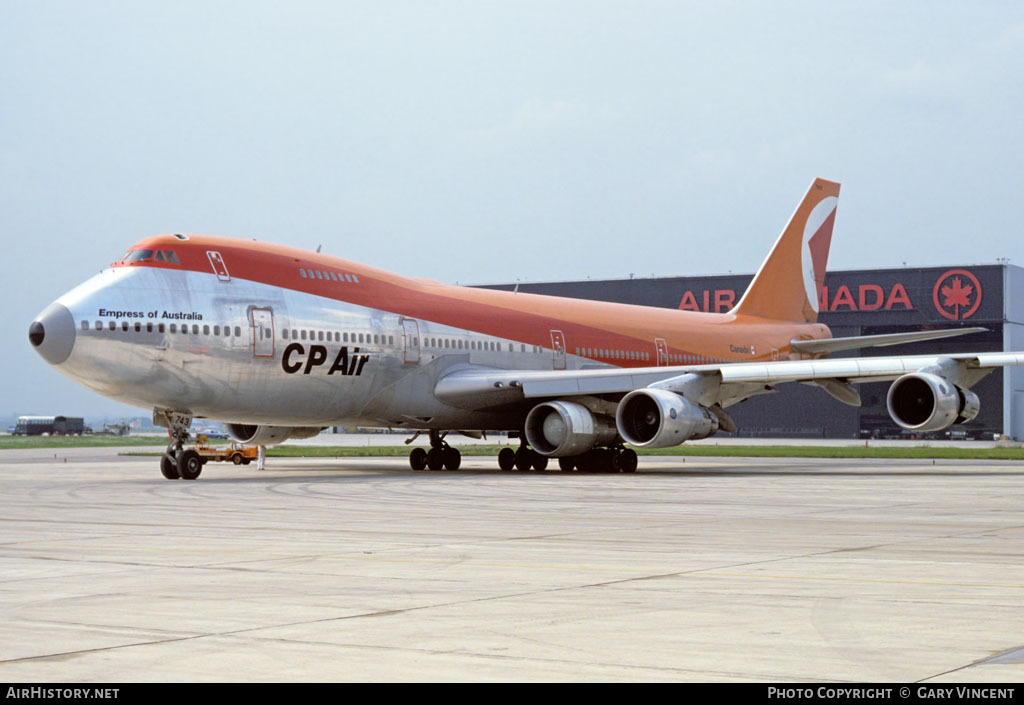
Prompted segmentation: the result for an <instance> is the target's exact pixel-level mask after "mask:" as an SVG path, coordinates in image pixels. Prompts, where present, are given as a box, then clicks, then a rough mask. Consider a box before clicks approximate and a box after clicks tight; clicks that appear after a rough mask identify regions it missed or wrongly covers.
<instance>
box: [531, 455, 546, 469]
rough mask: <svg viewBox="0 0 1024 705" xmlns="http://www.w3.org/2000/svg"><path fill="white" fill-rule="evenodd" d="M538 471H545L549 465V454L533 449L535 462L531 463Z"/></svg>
mask: <svg viewBox="0 0 1024 705" xmlns="http://www.w3.org/2000/svg"><path fill="white" fill-rule="evenodd" d="M530 465H532V466H533V469H534V470H536V471H537V472H543V471H544V470H547V467H548V456H546V455H541V454H540V453H538V452H537V451H533V462H531V463H530Z"/></svg>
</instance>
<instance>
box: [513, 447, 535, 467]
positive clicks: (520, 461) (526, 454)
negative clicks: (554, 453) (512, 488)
mask: <svg viewBox="0 0 1024 705" xmlns="http://www.w3.org/2000/svg"><path fill="white" fill-rule="evenodd" d="M532 455H533V451H532V450H530V449H529V448H520V449H519V450H517V451H516V470H519V471H520V472H526V471H527V470H529V469H530V467H531V466H532V465H533V458H532V457H531V456H532Z"/></svg>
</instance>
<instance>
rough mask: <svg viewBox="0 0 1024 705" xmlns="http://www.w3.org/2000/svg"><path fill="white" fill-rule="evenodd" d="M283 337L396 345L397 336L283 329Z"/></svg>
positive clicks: (326, 341) (325, 341)
mask: <svg viewBox="0 0 1024 705" xmlns="http://www.w3.org/2000/svg"><path fill="white" fill-rule="evenodd" d="M281 337H282V338H284V339H285V340H288V339H289V338H290V339H291V340H309V341H314V342H315V341H319V342H323V343H331V342H334V343H363V344H373V345H394V344H395V336H393V335H380V334H379V333H373V334H371V333H348V332H340V331H336V330H335V331H330V330H328V331H323V330H307V329H305V328H303V329H297V328H290V329H289V328H282V329H281Z"/></svg>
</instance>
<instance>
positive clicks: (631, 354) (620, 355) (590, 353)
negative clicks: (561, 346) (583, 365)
mask: <svg viewBox="0 0 1024 705" xmlns="http://www.w3.org/2000/svg"><path fill="white" fill-rule="evenodd" d="M576 354H577V355H582V356H583V357H594V358H600V357H603V358H606V359H609V360H640V361H644V360H650V359H651V355H650V353H647V352H641V351H639V350H609V349H607V348H576Z"/></svg>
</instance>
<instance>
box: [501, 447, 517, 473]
mask: <svg viewBox="0 0 1024 705" xmlns="http://www.w3.org/2000/svg"><path fill="white" fill-rule="evenodd" d="M515 466H516V452H515V451H514V450H512V449H511V448H502V449H501V450H500V451H498V467H499V468H501V469H502V470H503V471H504V472H508V471H509V470H511V469H513V468H514V467H515Z"/></svg>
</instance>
